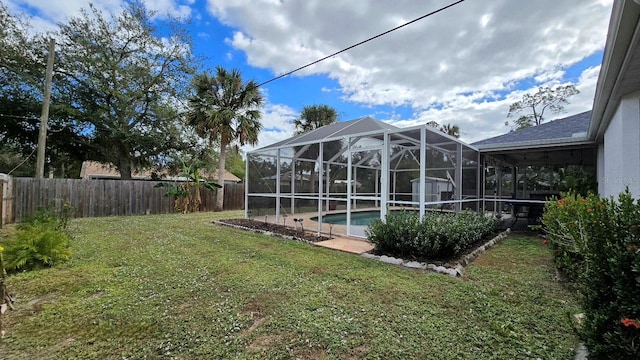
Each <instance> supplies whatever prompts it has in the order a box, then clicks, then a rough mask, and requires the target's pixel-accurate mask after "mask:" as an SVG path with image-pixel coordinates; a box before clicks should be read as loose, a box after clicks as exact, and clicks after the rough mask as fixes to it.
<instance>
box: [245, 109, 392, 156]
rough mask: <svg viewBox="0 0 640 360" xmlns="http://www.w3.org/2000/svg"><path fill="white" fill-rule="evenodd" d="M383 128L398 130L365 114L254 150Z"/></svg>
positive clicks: (334, 138)
mask: <svg viewBox="0 0 640 360" xmlns="http://www.w3.org/2000/svg"><path fill="white" fill-rule="evenodd" d="M385 130H398V128H397V127H395V126H393V125H390V124H387V123H385V122H382V121H378V120H376V119H374V118H371V117H368V116H367V117H363V118H359V119H355V120H350V121H340V122H336V123H333V124H330V125H325V126H322V127H319V128H317V129H315V130H311V131H309V132H306V133H304V134H300V135H297V136H294V137H292V138H289V139H286V140H282V141H279V142H277V143H274V144H271V145H267V146H265V147H262V148H260V149H258V150H256V151H263V150H269V149H278V148H281V147H291V146H300V145H306V144H311V143H317V142H320V141H331V140H338V139H342V138H343V137H345V136H349V135H358V134H366V133H373V132H376V131H377V132H380V131H385Z"/></svg>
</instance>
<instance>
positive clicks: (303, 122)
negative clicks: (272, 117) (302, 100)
mask: <svg viewBox="0 0 640 360" xmlns="http://www.w3.org/2000/svg"><path fill="white" fill-rule="evenodd" d="M337 120H338V112H337V111H336V109H334V108H332V107H331V106H329V105H308V106H305V107H303V108H302V112H301V113H300V117H299V118H297V119H295V120H293V125H295V127H296V134H302V133H306V132H309V131H311V130H315V129H317V128H319V127H322V126H325V125H329V124H333V123H335V122H336V121H337Z"/></svg>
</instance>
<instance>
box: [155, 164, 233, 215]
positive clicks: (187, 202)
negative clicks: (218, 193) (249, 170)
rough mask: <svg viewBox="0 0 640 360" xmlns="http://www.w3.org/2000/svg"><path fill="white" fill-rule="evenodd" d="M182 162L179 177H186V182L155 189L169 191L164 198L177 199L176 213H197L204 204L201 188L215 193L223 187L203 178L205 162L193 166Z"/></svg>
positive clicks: (160, 184)
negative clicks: (201, 173)
mask: <svg viewBox="0 0 640 360" xmlns="http://www.w3.org/2000/svg"><path fill="white" fill-rule="evenodd" d="M180 162H181V163H182V172H181V173H180V175H179V176H181V177H184V178H185V181H184V182H181V183H178V182H173V183H167V182H161V183H158V184H157V185H156V186H155V187H162V188H166V189H168V190H167V192H166V193H165V194H164V197H172V196H173V197H175V199H176V200H175V209H176V211H182V212H183V213H185V214H186V213H188V212H197V211H198V210H200V204H201V203H202V197H201V195H200V186H204V187H205V188H206V189H209V190H211V191H215V190H216V189H217V188H221V187H222V186H221V185H219V184H217V183H213V182H210V181H207V180H205V179H202V178H201V176H200V169H202V168H203V167H204V163H203V162H196V163H193V164H187V163H185V162H184V161H183V160H180Z"/></svg>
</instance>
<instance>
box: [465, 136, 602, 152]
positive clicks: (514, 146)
mask: <svg viewBox="0 0 640 360" xmlns="http://www.w3.org/2000/svg"><path fill="white" fill-rule="evenodd" d="M566 145H576V146H581V145H582V146H585V145H586V146H594V145H595V142H594V141H593V140H590V139H589V138H587V137H580V138H560V139H549V140H535V141H521V142H517V143H504V144H495V145H489V146H477V147H478V150H479V151H480V152H481V153H487V152H494V151H511V150H535V149H545V148H550V147H558V146H566Z"/></svg>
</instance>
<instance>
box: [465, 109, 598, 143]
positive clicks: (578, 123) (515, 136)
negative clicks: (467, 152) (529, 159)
mask: <svg viewBox="0 0 640 360" xmlns="http://www.w3.org/2000/svg"><path fill="white" fill-rule="evenodd" d="M590 121H591V111H585V112H583V113H580V114H576V115H572V116H568V117H566V118H562V119H557V120H553V121H550V122H548V123H543V124H540V125H538V126H532V127H530V128H527V129H522V130H515V131H511V132H509V133H506V134H504V135H500V136H496V137H492V138H489V139H485V140H480V141H477V142H475V143H473V144H471V145H474V146H476V147H477V148H479V149H482V148H487V147H496V146H508V145H510V144H518V143H529V142H531V143H535V142H543V141H549V140H559V139H571V138H574V137H579V138H582V137H586V136H587V134H586V132H587V131H588V130H589V123H590ZM579 135H581V136H579Z"/></svg>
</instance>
